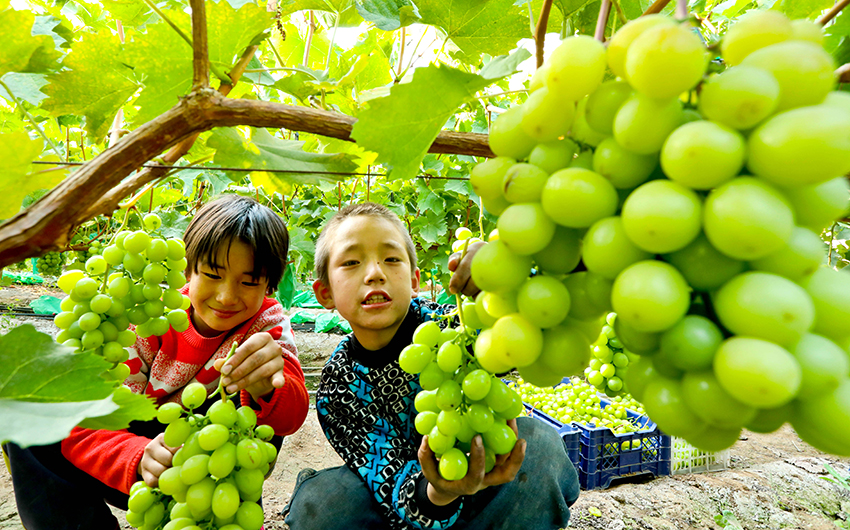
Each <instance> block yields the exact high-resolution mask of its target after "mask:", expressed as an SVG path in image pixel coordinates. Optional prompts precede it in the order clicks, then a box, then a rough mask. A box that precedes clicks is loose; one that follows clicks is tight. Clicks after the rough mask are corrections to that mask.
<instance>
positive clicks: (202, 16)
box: [189, 0, 210, 90]
mask: <svg viewBox="0 0 850 530" xmlns="http://www.w3.org/2000/svg"><path fill="white" fill-rule="evenodd" d="M189 5H190V6H191V7H192V52H193V55H192V67H193V68H192V70H193V75H192V88H193V89H194V90H197V89H199V88H206V87H208V86H210V57H209V51H208V47H207V9H206V2H205V0H189Z"/></svg>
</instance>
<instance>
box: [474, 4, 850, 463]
mask: <svg viewBox="0 0 850 530" xmlns="http://www.w3.org/2000/svg"><path fill="white" fill-rule="evenodd" d="M721 52H722V56H723V59H724V61H725V66H726V68H725V70H723V71H721V72H719V73H711V72H708V71H707V64H708V58H709V53H708V51H707V50H706V48H705V45H704V43H703V42H702V40H701V39H700V37H699V35H698V34H697V33H696V31H695V28H694V27H692V26H691V22H690V21H684V22H679V21H676V20H674V19H672V18H670V17H667V16H663V15H652V16H647V17H641V18H639V19H637V20H634V21H632V22H630V23H628V24H626V25H624V26H623V27H622V28H620V30H619V31H618V32H617V33H616V34H614V35H613V37H612V38H611V40H610V41H609V43H608V46H607V48H606V47H605V46H603V45H602V44H601V43H599V42H597V41H595V40H593V39H591V38H589V37H586V36H574V37H569V38H567V39H565V40H564V41H563V42H562V43H561V45H560V46H559V47H558V48H557V49H556V50H555V51H554V52H553V53H552V54H551V56H550V57H549V58H548V60H547V61H546V62H545V63H544V64H543V66H542V67H541V68H540V69H539V70H538V72H537V73H536V74H535V76H534V78H533V79H532V82H531V86H530V90H531V94H530V95H529V97H528V99H527V100H526V101H525V102H524V103H523V104H522V105H521V106H518V107H514V108H511V109H509V110H508V111H507V112H505V113H503V114H501V115H499V116H498V118H497V119H496V120H495V121H494V122H493V124H492V126H491V130H490V137H489V138H490V147H491V149H492V150H493V152H494V153H495V154H496V155H497V156H496V158H493V159H490V160H487V161H485V162H483V163H481V164H479V165H477V166H476V167H475V168H474V169H473V171H472V173H471V175H470V181H471V183H472V186H473V188H474V189H475V191H476V193H477V194H478V195H479V196H481V198H482V204H483V205H484V207H485V208H487V209H488V210H489V211H490V212H491V213H493V214H495V215H498V216H499V219H498V224H497V226H498V229H499V240H498V241H497V242H495V243H493V244H488V245H486V246H485V247H484V248H482V249H481V250H480V251H479V252H478V253H477V254H476V255H475V258H474V260H473V263H472V277H473V280H474V281H475V283H476V285H478V286H479V287H480V288H481V289H483V290H484V292H483V293H482V294H481V295H480V298H479V299H477V300H476V302H475V303H476V306H477V309H481V311H480V316H481V324H482V328H483V331H482V332H481V335H480V337H479V340H480V341H481V342H482V344H481V347H480V348H479V347H476V355H477V356H478V355H482V354H483V355H484V356H485V357H487V358H488V359H489V361H485V360H481V364H482V366H484V367H485V368H489V369H493V370H495V371H504V370H506V369H508V368H512V367H517V368H518V369H519V371H520V373H521V374H522V375H523V377H524V378H525V379H526V380H527V381H530V382H533V383H535V384H537V385H539V386H548V385H552V384H556V383H557V382H558V381H559V380H560V376H561V375H566V374H569V373H576V370H581V369H583V368H584V366H587V359H588V353H589V346H590V343H591V342H593V341H595V340H596V338H597V336H598V334H599V327H601V317H602V316H604V314H605V313H606V312H608V311H612V310H613V311H615V312H616V313H617V319H616V321H615V323H614V326H613V330H614V332H615V333H616V339H617V340H618V341H620V343H621V344H622V345H623V347H624V348H625V349H627V350H628V351H630V352H634V353H635V354H638V355H640V358H639V359H635V360H634V361H630V365H629V369H628V371H627V373H626V375H625V384H626V386H627V387H628V389H629V392H630V393H631V394H632V395H634V396H635V398H637V399H639V400H641V401H642V403H643V404H644V406H645V408H646V410H647V412H648V413H649V416H650V417H651V418H652V419H653V421H655V422H656V423H657V424H658V425H659V426H660V427H661V429H663V430H664V431H665V432H666V433H668V434H670V435H673V436H679V437H682V438H684V439H686V440H687V441H688V442H689V443H691V444H692V445H694V446H696V447H698V448H701V449H705V450H709V451H716V450H720V449H723V448H726V447H729V446H730V445H732V444H733V443H735V441H736V440H738V437H739V434H740V432H741V429H742V428H744V427H746V428H748V429H751V430H755V431H759V432H765V431H770V430H774V429H777V428H779V427H780V426H781V425H782V424H783V423H785V422H790V423H791V424H792V425H793V427H794V428H795V430H796V431H797V432H798V434H799V435H800V436H801V437H802V438H803V439H804V440H805V441H807V442H808V443H810V444H812V445H813V446H815V447H817V448H818V449H821V450H823V451H826V452H829V453H833V454H837V455H850V356H848V348H850V275H848V274H847V273H846V272H839V271H836V270H833V269H831V268H829V267H824V266H823V265H822V264H823V263H824V262H825V261H826V260H825V256H826V252H827V248H826V247H825V245H824V243H823V242H822V241H821V239H820V237H819V234H820V233H821V232H822V230H823V229H824V228H825V227H827V226H830V225H831V224H832V223H833V222H834V221H835V220H836V219H840V218H842V217H844V216H845V215H846V213H847V211H848V197H850V185H848V182H847V180H846V178H845V175H846V174H847V173H848V172H850V95H848V94H846V93H844V92H841V91H836V80H835V76H834V70H835V68H836V65H835V63H834V61H833V59H832V57H831V55H830V54H829V53H828V52H827V51H826V50H825V49H824V48H823V33H822V30H821V28H820V27H819V26H818V25H816V24H814V23H812V22H808V21H793V22H792V21H790V20H788V19H787V18H786V17H785V16H784V15H783V14H781V13H779V12H776V11H769V10H754V11H753V12H751V13H749V14H747V15H746V16H744V17H742V18H741V19H740V21H738V22H737V23H736V24H734V25H733V26H731V27H730V29H729V31H728V32H727V34H726V35H725V37H724V39H723V41H722V42H721ZM607 73H610V74H613V78H612V79H611V80H608V81H604V82H603V79H604V78H605V76H606V74H607ZM579 146H581V149H579ZM595 326H599V327H596V328H595V329H596V332H595V333H593V334H591V335H590V338H589V340H588V341H587V342H586V343H585V342H582V341H581V340H580V336H581V335H582V332H586V331H587V330H588V329H591V330H592V327H595ZM606 335H607V333H606ZM597 346H599V350H601V353H602V354H604V357H605V358H606V359H607V353H606V352H605V350H604V349H603V348H602V347H601V345H597ZM577 360H582V361H583V362H582V363H577V362H576V361H577ZM599 360H600V361H602V359H599ZM612 361H613V355H612ZM601 366H602V365H600V368H601ZM608 371H609V372H610V368H609V370H608ZM615 373H616V367H615ZM603 377H604V376H603ZM606 386H607V383H606Z"/></svg>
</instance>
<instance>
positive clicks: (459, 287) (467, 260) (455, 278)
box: [449, 241, 486, 296]
mask: <svg viewBox="0 0 850 530" xmlns="http://www.w3.org/2000/svg"><path fill="white" fill-rule="evenodd" d="M484 245H486V243H484V242H483V241H477V242H475V243H472V244H471V245H469V247H467V249H466V255H465V256H464V257H463V260H461V259H460V256H461V253H460V252H455V253H454V254H452V255H451V256H449V270H450V271H452V272H454V274H453V275H452V279H451V281H450V282H449V292H450V293H452V294H457V293H461V294H465V295H466V296H475V295H476V294H478V292H479V291H480V290H481V289H479V288H478V286H477V285H475V282H474V281H472V257H473V256H475V253H476V252H478V251H479V250H480V249H481V247H483V246H484Z"/></svg>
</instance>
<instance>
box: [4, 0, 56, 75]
mask: <svg viewBox="0 0 850 530" xmlns="http://www.w3.org/2000/svg"><path fill="white" fill-rule="evenodd" d="M34 22H35V17H34V16H33V14H32V13H31V12H29V11H16V10H14V9H12V8H10V7H5V8H4V7H0V28H3V30H2V31H0V77H2V76H3V75H4V74H6V73H8V72H35V73H42V72H45V71H47V68H48V67H49V66H50V65H51V63H53V62H54V61H55V59H56V57H58V56H59V54H58V52H56V51H55V49H54V47H53V39H52V38H50V37H48V36H46V35H37V36H33V35H32V27H33V23H34Z"/></svg>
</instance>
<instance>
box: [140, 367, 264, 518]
mask: <svg viewBox="0 0 850 530" xmlns="http://www.w3.org/2000/svg"><path fill="white" fill-rule="evenodd" d="M206 399H207V392H206V389H205V388H204V386H203V385H201V384H200V383H192V384H190V385H187V386H186V388H185V389H184V390H183V395H182V401H183V406H184V407H186V409H188V412H187V411H186V410H184V409H183V407H181V406H180V405H179V404H177V403H166V404H164V405H162V406H160V407H159V410H158V412H157V419H158V420H159V421H160V422H161V423H164V424H167V425H168V426H167V427H166V428H165V437H164V438H163V441H164V443H165V444H166V445H168V446H170V447H180V449H178V450H177V452H176V453H175V454H174V457H173V459H172V463H171V467H169V468H168V469H166V470H165V471H163V473H162V475H160V477H159V486H158V487H156V488H151V487H149V486H147V485H146V484H145V482H144V481H139V482H136V483H135V484H133V487H132V488H131V489H130V498H129V500H128V501H127V508H128V511H127V522H128V523H130V524H131V525H132V526H134V527H136V528H139V529H140V530H157V529H161V530H179V529H181V528H183V529H189V530H194V529H198V528H205V529H209V530H213V529H215V530H259V528H261V527H262V525H263V521H264V516H263V509H262V507H261V506H260V504H259V501H260V498H261V497H262V495H263V481H264V477H265V475H266V473H268V471H269V469H270V466H271V465H272V464H273V463H274V461H275V459H276V458H277V449H276V448H275V446H274V445H272V444H271V443H269V440H270V439H271V438H272V436H274V430H273V429H272V428H271V427H270V426H268V425H257V415H256V413H255V412H254V411H253V410H252V409H251V407H247V406H242V407H239V408H237V407H236V406H235V405H234V404H233V401H231V400H229V399H226V397H225V396H222V399H221V400H220V401H216V402H215V403H213V404H212V405H211V406H210V407H209V409H208V410H207V413H206V415H201V414H196V413H194V409H197V408H198V407H200V406H201V405H202V404H203V403H204V401H205V400H206Z"/></svg>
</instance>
